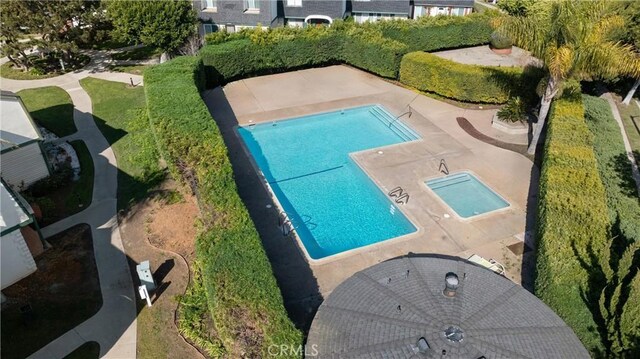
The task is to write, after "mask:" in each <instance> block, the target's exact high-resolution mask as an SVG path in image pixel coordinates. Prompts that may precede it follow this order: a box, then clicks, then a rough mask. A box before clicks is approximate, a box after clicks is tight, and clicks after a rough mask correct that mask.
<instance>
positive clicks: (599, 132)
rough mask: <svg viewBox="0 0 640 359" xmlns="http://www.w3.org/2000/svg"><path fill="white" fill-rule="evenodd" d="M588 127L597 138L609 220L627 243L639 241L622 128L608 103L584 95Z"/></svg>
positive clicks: (639, 210) (638, 205)
mask: <svg viewBox="0 0 640 359" xmlns="http://www.w3.org/2000/svg"><path fill="white" fill-rule="evenodd" d="M583 99H584V104H585V115H586V119H587V125H588V126H589V128H590V130H591V132H592V133H593V136H594V150H595V153H596V157H597V158H598V168H599V170H600V176H601V177H602V180H603V182H604V188H605V190H606V193H607V199H608V204H609V219H610V221H611V223H617V227H618V228H615V229H614V234H617V233H615V232H616V231H619V232H620V234H622V235H623V236H624V238H625V240H627V241H635V242H640V202H638V191H637V190H636V187H635V182H634V180H633V177H632V176H631V164H630V163H629V159H628V158H627V155H626V151H625V148H624V143H623V141H622V135H621V134H620V128H619V127H618V124H617V123H616V120H615V119H614V118H613V114H612V113H611V108H610V107H609V103H608V102H607V100H605V99H602V98H598V97H593V96H586V95H585V96H583Z"/></svg>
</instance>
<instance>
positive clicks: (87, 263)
mask: <svg viewBox="0 0 640 359" xmlns="http://www.w3.org/2000/svg"><path fill="white" fill-rule="evenodd" d="M47 242H49V243H50V244H51V246H52V247H51V248H49V249H47V250H46V251H45V252H44V253H43V254H41V255H40V256H39V257H38V258H36V265H37V267H38V270H37V271H36V272H35V273H33V274H31V275H30V276H28V277H26V278H25V279H23V280H21V281H19V282H18V283H15V284H13V285H12V286H9V287H7V288H5V289H4V290H3V293H4V294H5V295H6V296H7V297H8V298H9V299H8V303H5V304H3V308H2V326H1V331H2V348H1V349H2V358H5V359H12V358H17V359H23V358H25V357H27V356H29V355H30V354H32V353H34V352H35V351H37V350H38V349H40V348H42V347H43V346H45V345H46V344H48V343H49V342H51V341H52V340H54V339H55V338H57V337H59V336H60V335H62V334H64V333H65V332H67V331H69V330H70V329H72V328H74V327H75V326H77V325H78V324H80V323H82V322H83V321H85V320H86V319H88V318H90V317H91V316H92V315H94V314H95V313H97V312H98V310H99V309H100V307H101V306H102V295H101V292H100V283H99V279H98V270H97V268H96V264H95V259H94V255H93V241H92V238H91V230H90V228H89V226H88V225H84V224H83V225H78V226H75V227H73V228H70V229H68V230H66V231H64V232H62V233H60V234H57V235H55V236H53V237H50V238H48V239H47ZM25 306H29V307H30V310H28V308H25ZM22 308H24V309H22ZM21 310H22V311H25V310H26V312H25V313H21Z"/></svg>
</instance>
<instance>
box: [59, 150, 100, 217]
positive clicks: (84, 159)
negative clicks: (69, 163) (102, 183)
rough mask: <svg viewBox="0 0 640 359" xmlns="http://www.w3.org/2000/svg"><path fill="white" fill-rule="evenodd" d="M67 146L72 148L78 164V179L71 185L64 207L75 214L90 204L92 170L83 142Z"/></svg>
mask: <svg viewBox="0 0 640 359" xmlns="http://www.w3.org/2000/svg"><path fill="white" fill-rule="evenodd" d="M69 144H71V146H73V149H74V150H75V151H76V155H77V156H78V161H79V162H80V178H79V179H78V180H77V181H74V182H72V183H71V187H72V189H71V192H70V193H69V196H68V197H67V200H66V203H65V207H66V208H68V209H69V211H70V212H73V213H77V212H79V211H81V210H82V209H84V208H87V207H89V205H90V204H91V198H92V196H93V174H94V171H93V170H94V168H93V160H92V159H91V153H89V149H88V148H87V145H86V144H85V143H84V142H83V141H81V140H76V141H71V142H69ZM73 213H70V214H73Z"/></svg>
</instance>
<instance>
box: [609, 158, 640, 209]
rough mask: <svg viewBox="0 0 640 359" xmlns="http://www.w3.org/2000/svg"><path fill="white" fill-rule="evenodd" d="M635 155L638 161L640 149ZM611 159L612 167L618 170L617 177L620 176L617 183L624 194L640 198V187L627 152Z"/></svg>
mask: <svg viewBox="0 0 640 359" xmlns="http://www.w3.org/2000/svg"><path fill="white" fill-rule="evenodd" d="M633 155H634V158H635V159H636V161H637V160H638V155H640V151H635V152H634V154H633ZM611 161H612V162H613V163H612V167H613V169H614V171H615V172H616V177H617V178H618V183H617V185H618V187H620V190H621V191H622V194H623V195H625V196H627V197H631V198H638V187H637V186H636V181H635V180H634V179H633V176H632V175H631V173H632V172H631V161H630V160H629V158H628V157H627V154H626V153H620V154H618V155H616V156H615V157H614V158H613V159H611Z"/></svg>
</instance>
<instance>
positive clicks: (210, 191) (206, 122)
mask: <svg viewBox="0 0 640 359" xmlns="http://www.w3.org/2000/svg"><path fill="white" fill-rule="evenodd" d="M203 79H204V76H203V67H202V63H201V61H200V59H199V58H197V57H179V58H177V59H175V60H172V61H170V62H168V63H166V64H163V65H159V66H154V67H153V68H150V69H149V70H147V71H145V74H144V82H145V86H144V87H145V93H146V96H147V105H148V109H149V118H150V120H151V124H152V127H153V130H154V133H155V135H156V139H157V141H158V144H159V147H160V150H161V153H162V154H163V157H164V159H165V160H166V161H167V164H168V166H169V169H170V171H171V173H172V175H173V176H174V178H175V179H177V180H179V181H181V182H182V183H183V184H185V185H187V186H189V187H191V188H192V190H193V191H194V192H195V193H196V195H197V198H198V205H199V207H200V211H201V217H202V221H203V231H202V232H201V233H200V235H199V236H198V239H197V245H196V254H197V258H198V261H199V263H201V267H202V278H203V281H204V286H205V288H206V293H207V301H208V305H209V309H210V312H211V316H212V318H213V322H214V325H215V329H216V332H217V335H218V336H219V338H220V339H221V341H222V344H223V346H224V349H225V350H226V351H227V355H228V356H229V357H239V356H240V355H244V356H247V357H266V356H268V351H267V348H268V346H269V345H271V344H278V345H281V344H287V345H292V346H298V345H300V344H302V335H301V333H300V332H299V331H298V330H297V329H296V328H295V327H294V326H293V324H292V323H291V321H290V320H289V318H288V316H287V312H286V311H285V308H284V305H283V300H282V295H281V293H280V290H279V288H278V285H277V283H276V280H275V277H274V276H273V272H272V269H271V265H270V263H269V260H268V258H267V256H266V253H265V251H264V249H263V247H262V243H261V241H260V237H259V236H258V232H257V231H256V229H255V227H254V225H253V222H252V221H251V218H250V217H249V214H248V212H247V210H246V208H245V206H244V204H243V203H242V201H241V199H240V197H239V196H238V193H237V188H236V184H235V182H234V179H233V170H232V168H231V163H230V161H229V158H228V155H227V148H226V146H225V144H224V141H223V139H222V135H221V134H220V131H219V129H218V127H217V126H216V123H215V122H214V121H213V119H212V118H211V115H210V114H209V111H208V109H207V107H206V105H205V104H204V102H203V100H202V98H201V97H200V90H201V89H203V88H204V83H203ZM247 336H249V337H247Z"/></svg>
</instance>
